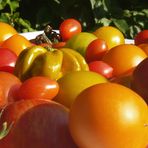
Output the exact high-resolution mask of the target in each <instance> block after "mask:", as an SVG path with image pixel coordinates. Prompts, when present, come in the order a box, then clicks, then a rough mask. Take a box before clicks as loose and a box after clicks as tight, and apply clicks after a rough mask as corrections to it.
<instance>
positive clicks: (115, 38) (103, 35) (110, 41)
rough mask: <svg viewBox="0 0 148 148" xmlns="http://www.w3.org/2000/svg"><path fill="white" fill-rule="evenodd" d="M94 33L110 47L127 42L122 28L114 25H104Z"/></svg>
mask: <svg viewBox="0 0 148 148" xmlns="http://www.w3.org/2000/svg"><path fill="white" fill-rule="evenodd" d="M94 34H95V35H96V36H97V37H98V38H99V39H102V40H104V41H106V43H107V46H108V48H109V49H111V48H112V47H115V46H117V45H120V44H124V43H125V39H124V36H123V34H122V32H121V31H120V30H118V29H117V28H115V27H112V26H103V27H100V28H98V29H97V30H95V32H94Z"/></svg>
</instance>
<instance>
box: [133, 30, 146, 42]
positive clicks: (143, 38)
mask: <svg viewBox="0 0 148 148" xmlns="http://www.w3.org/2000/svg"><path fill="white" fill-rule="evenodd" d="M134 41H135V44H136V45H139V44H143V43H148V30H143V31H141V32H139V33H138V34H137V35H136V36H135V38H134Z"/></svg>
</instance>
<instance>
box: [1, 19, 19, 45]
mask: <svg viewBox="0 0 148 148" xmlns="http://www.w3.org/2000/svg"><path fill="white" fill-rule="evenodd" d="M14 34H17V31H16V30H15V29H14V28H13V27H12V26H11V25H9V24H7V23H4V22H0V45H1V44H2V42H3V41H5V40H6V39H8V38H9V37H11V36H12V35H14Z"/></svg>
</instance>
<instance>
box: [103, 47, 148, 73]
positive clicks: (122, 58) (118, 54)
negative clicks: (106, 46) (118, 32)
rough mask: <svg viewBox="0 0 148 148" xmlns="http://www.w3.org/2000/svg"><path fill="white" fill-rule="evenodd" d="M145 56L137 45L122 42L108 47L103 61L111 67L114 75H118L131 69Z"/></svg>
mask: <svg viewBox="0 0 148 148" xmlns="http://www.w3.org/2000/svg"><path fill="white" fill-rule="evenodd" d="M146 57H147V55H146V53H145V52H144V51H143V50H142V49H140V48H139V47H138V46H135V45H130V44H123V45H118V46H116V47H113V48H112V49H110V50H109V51H108V53H107V54H106V55H104V57H103V61H105V62H106V63H107V64H109V65H110V66H112V67H113V69H114V71H113V74H114V76H120V75H123V74H124V73H127V72H128V71H131V70H133V69H134V68H135V67H136V66H137V65H138V64H139V63H140V62H141V61H142V60H144V59H145V58H146Z"/></svg>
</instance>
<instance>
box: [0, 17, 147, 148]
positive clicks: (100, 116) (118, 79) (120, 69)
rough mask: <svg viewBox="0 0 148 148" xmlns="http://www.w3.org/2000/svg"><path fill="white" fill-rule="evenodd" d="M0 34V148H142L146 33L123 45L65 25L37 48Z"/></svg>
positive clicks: (10, 32)
mask: <svg viewBox="0 0 148 148" xmlns="http://www.w3.org/2000/svg"><path fill="white" fill-rule="evenodd" d="M0 28H1V30H0V57H1V58H0V110H1V114H0V147H2V148H26V147H28V148H33V147H35V148H41V147H43V148H49V147H51V148H77V147H81V148H98V147H100V148H125V147H126V148H146V146H147V145H148V109H147V103H148V99H147V98H148V93H147V88H148V30H143V31H142V32H139V33H138V34H137V35H136V36H135V38H134V39H133V40H132V41H133V42H131V43H130V44H127V43H126V42H125V38H124V36H123V34H122V32H120V31H119V30H118V29H117V28H115V27H112V26H104V27H99V28H98V29H96V30H95V31H94V32H91V33H90V32H83V30H82V26H81V22H80V21H78V20H76V19H73V18H69V19H66V20H64V21H63V22H61V24H60V25H59V32H58V33H57V32H56V31H53V30H52V28H51V27H49V28H46V31H47V32H48V33H47V32H44V33H43V34H41V35H39V36H37V39H38V44H37V43H36V42H33V40H29V39H27V38H25V37H24V36H22V35H20V34H19V33H18V32H17V31H16V30H15V29H14V28H13V27H12V26H10V25H8V24H6V23H2V22H0ZM50 35H51V36H50ZM49 36H50V37H49ZM51 37H54V38H51ZM40 39H42V42H39V40H40ZM55 39H56V40H55Z"/></svg>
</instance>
